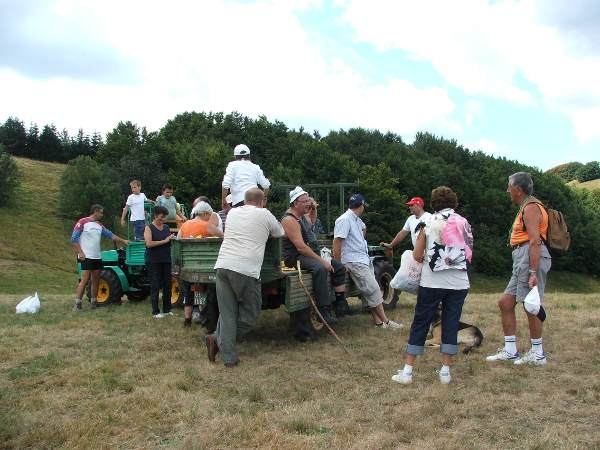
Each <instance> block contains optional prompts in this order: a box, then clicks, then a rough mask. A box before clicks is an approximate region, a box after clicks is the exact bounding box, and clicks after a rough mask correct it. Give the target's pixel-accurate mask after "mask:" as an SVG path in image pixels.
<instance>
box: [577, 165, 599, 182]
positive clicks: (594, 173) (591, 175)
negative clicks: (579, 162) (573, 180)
mask: <svg viewBox="0 0 600 450" xmlns="http://www.w3.org/2000/svg"><path fill="white" fill-rule="evenodd" d="M598 178H600V163H599V162H598V161H591V162H589V163H587V164H584V165H583V167H580V168H579V169H578V170H577V179H578V180H579V181H581V182H582V183H583V182H585V181H591V180H596V179H598Z"/></svg>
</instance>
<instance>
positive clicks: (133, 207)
mask: <svg viewBox="0 0 600 450" xmlns="http://www.w3.org/2000/svg"><path fill="white" fill-rule="evenodd" d="M145 200H147V199H146V195H144V193H143V192H140V193H139V194H129V197H127V202H126V203H125V204H126V205H127V206H129V211H131V215H130V216H129V220H130V221H132V222H133V221H134V220H145V219H146V216H145V214H144V201H145Z"/></svg>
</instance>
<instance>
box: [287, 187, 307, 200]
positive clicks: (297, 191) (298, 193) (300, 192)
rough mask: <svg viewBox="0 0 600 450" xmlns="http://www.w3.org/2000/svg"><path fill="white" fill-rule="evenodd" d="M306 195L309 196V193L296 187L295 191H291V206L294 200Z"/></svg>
mask: <svg viewBox="0 0 600 450" xmlns="http://www.w3.org/2000/svg"><path fill="white" fill-rule="evenodd" d="M304 194H307V195H308V192H306V191H305V190H304V189H302V188H301V187H300V186H296V187H295V188H294V190H292V191H290V204H291V203H293V202H294V200H296V199H297V198H298V197H300V196H301V195H304Z"/></svg>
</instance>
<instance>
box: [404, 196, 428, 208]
mask: <svg viewBox="0 0 600 450" xmlns="http://www.w3.org/2000/svg"><path fill="white" fill-rule="evenodd" d="M412 205H419V206H420V207H421V208H423V207H424V206H425V202H424V201H423V199H422V198H421V197H413V198H411V199H410V201H408V202H406V206H412Z"/></svg>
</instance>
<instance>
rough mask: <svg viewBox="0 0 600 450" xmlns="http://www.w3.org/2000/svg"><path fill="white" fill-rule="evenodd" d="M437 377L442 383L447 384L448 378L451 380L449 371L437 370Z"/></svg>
mask: <svg viewBox="0 0 600 450" xmlns="http://www.w3.org/2000/svg"><path fill="white" fill-rule="evenodd" d="M438 377H439V378H440V383H442V384H448V383H450V380H452V377H451V376H450V372H441V371H438Z"/></svg>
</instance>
